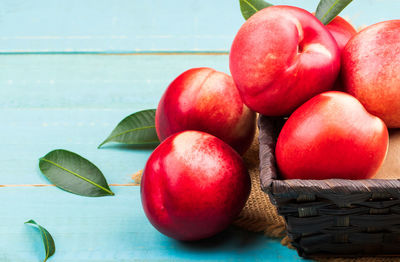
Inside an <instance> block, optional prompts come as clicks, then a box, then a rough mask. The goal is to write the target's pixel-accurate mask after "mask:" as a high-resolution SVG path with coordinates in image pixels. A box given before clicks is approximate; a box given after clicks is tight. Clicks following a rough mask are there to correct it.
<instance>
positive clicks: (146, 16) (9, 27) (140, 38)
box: [0, 0, 400, 53]
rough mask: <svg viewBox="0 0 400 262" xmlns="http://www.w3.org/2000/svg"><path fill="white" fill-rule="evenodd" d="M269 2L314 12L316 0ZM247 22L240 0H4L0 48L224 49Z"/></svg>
mask: <svg viewBox="0 0 400 262" xmlns="http://www.w3.org/2000/svg"><path fill="white" fill-rule="evenodd" d="M270 2H271V3H274V4H289V5H296V6H299V7H303V8H305V9H307V10H309V11H314V10H315V8H316V6H317V3H318V0H307V1H293V0H279V1H278V0H271V1H270ZM398 10H400V1H398V0H385V1H381V0H363V1H353V2H352V3H351V4H350V6H349V7H348V8H347V9H346V10H345V11H344V12H343V15H344V16H345V17H348V18H350V19H351V20H352V21H353V23H354V24H355V25H356V26H357V27H358V26H361V25H368V24H372V23H376V22H378V21H382V20H387V19H398V18H399V16H398ZM243 22H244V20H243V18H242V17H241V14H240V10H239V1H238V0H218V1H214V0H203V1H196V0H187V1H161V0H153V1H139V0H134V1H132V0H118V1H114V2H112V3H111V2H110V1H106V0H86V1H85V2H84V4H83V2H82V1H79V0H70V1H62V0H42V1H33V0H18V1H16V0H3V1H1V2H0V41H1V45H0V52H2V53H10V52H117V53H124V52H128V53H130V52H148V51H168V52H171V51H172V52H176V51H177V52H181V51H192V52H193V51H222V52H226V51H228V50H229V48H230V45H231V42H232V40H233V37H234V35H235V33H236V32H237V30H238V28H239V27H240V25H241V24H242V23H243Z"/></svg>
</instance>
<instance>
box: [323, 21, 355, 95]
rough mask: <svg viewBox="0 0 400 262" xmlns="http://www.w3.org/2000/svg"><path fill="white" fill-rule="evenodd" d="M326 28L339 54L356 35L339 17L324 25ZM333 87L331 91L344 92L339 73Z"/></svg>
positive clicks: (349, 25)
mask: <svg viewBox="0 0 400 262" xmlns="http://www.w3.org/2000/svg"><path fill="white" fill-rule="evenodd" d="M326 28H328V30H329V32H330V33H331V34H332V36H333V37H334V38H335V40H336V43H337V44H338V47H339V50H340V52H342V51H343V49H344V47H345V46H346V44H347V43H348V42H349V40H350V39H351V38H352V37H353V36H354V35H356V34H357V31H356V29H355V28H354V27H353V26H352V25H351V24H350V23H349V22H347V21H346V20H345V19H343V18H342V17H340V16H336V17H335V18H334V19H333V20H332V21H331V22H330V23H329V24H327V25H326ZM333 86H334V87H333V90H337V91H344V85H343V81H342V77H341V74H340V73H339V76H338V78H337V79H336V82H335V84H334V85H333Z"/></svg>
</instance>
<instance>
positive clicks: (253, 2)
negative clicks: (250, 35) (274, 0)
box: [239, 0, 272, 20]
mask: <svg viewBox="0 0 400 262" xmlns="http://www.w3.org/2000/svg"><path fill="white" fill-rule="evenodd" d="M239 2H240V11H242V15H243V17H244V19H246V20H247V19H249V18H250V16H252V15H254V14H255V13H256V12H258V11H260V10H261V9H264V8H266V7H269V6H272V4H270V3H267V2H265V1H263V0H239Z"/></svg>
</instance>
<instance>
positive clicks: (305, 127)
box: [276, 91, 388, 179]
mask: <svg viewBox="0 0 400 262" xmlns="http://www.w3.org/2000/svg"><path fill="white" fill-rule="evenodd" d="M387 148H388V131H387V128H386V126H385V124H384V123H383V121H382V120H381V119H380V118H378V117H376V116H373V115H371V114H370V113H368V112H367V111H366V110H365V108H364V107H363V106H362V104H361V103H360V102H359V101H358V100H357V99H355V98H354V97H353V96H351V95H349V94H346V93H342V92H336V91H330V92H325V93H322V94H319V95H317V96H315V97H313V98H312V99H310V100H309V101H307V102H306V103H305V104H303V105H302V106H301V107H299V108H298V109H297V110H296V111H295V112H294V113H293V114H292V115H291V116H290V117H289V119H288V120H287V122H286V123H285V125H284V126H283V128H282V131H281V133H280V134H279V137H278V142H277V145H276V160H277V164H278V167H279V170H280V172H281V175H282V176H283V178H285V179H328V178H343V179H366V178H370V177H372V176H373V175H374V174H375V173H376V172H377V170H378V169H379V167H380V166H381V165H382V163H383V160H384V158H385V156H386V152H387Z"/></svg>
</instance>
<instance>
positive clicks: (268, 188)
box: [258, 115, 400, 195]
mask: <svg viewBox="0 0 400 262" xmlns="http://www.w3.org/2000/svg"><path fill="white" fill-rule="evenodd" d="M282 125H283V119H282V118H277V117H267V116H263V115H260V116H259V118H258V127H259V130H260V134H259V142H260V180H261V181H260V182H261V188H262V190H263V191H264V192H266V193H269V194H273V195H277V194H278V195H279V194H289V195H291V194H293V195H298V194H299V192H301V193H304V194H316V193H319V194H321V193H322V194H323V193H329V194H332V193H334V194H357V193H360V194H361V193H366V192H371V193H388V194H396V195H397V194H400V179H362V180H350V179H324V180H311V179H287V180H280V179H278V168H277V167H276V161H275V155H274V154H275V152H274V151H275V143H276V139H277V136H278V134H279V131H280V128H281V126H282Z"/></svg>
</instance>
